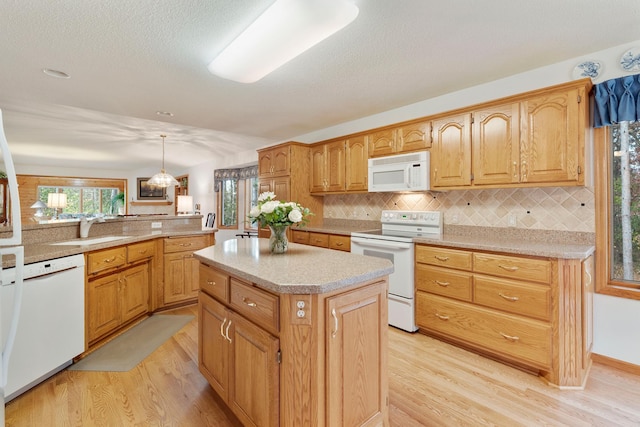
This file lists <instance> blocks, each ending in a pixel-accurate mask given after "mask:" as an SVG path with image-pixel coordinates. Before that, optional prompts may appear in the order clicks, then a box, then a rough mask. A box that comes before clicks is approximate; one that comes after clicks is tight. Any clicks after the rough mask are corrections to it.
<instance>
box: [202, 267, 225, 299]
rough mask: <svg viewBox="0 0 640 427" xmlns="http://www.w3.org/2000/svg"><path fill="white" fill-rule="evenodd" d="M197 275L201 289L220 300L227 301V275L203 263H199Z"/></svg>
mask: <svg viewBox="0 0 640 427" xmlns="http://www.w3.org/2000/svg"><path fill="white" fill-rule="evenodd" d="M199 276H200V289H201V290H203V291H205V292H206V293H208V294H209V295H211V296H214V297H216V298H218V299H219V300H221V301H224V302H227V301H228V300H227V296H228V294H229V276H227V275H226V274H224V273H222V272H220V271H218V270H214V269H213V268H211V267H208V266H206V265H203V264H200V269H199Z"/></svg>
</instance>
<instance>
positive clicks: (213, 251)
mask: <svg viewBox="0 0 640 427" xmlns="http://www.w3.org/2000/svg"><path fill="white" fill-rule="evenodd" d="M194 256H195V257H196V258H197V259H198V260H199V261H200V263H201V265H200V274H199V277H200V279H199V280H200V289H201V292H200V297H199V319H198V323H199V337H198V360H199V367H200V371H201V372H202V374H203V375H204V376H205V377H206V378H207V380H208V381H209V383H210V384H211V386H212V387H213V389H214V390H215V391H216V392H217V393H218V395H219V396H220V397H221V398H222V399H223V400H224V401H225V402H226V403H227V405H228V406H229V407H230V408H231V410H232V411H233V412H234V413H235V414H236V416H237V417H238V418H239V419H240V421H242V423H243V424H245V425H260V426H301V425H308V426H329V425H331V426H340V425H358V426H361V425H362V426H372V425H376V426H377V425H388V419H389V415H388V405H389V402H388V384H387V369H386V364H387V328H388V327H387V278H388V275H389V274H390V273H392V272H393V265H392V263H391V262H390V261H388V260H383V259H379V258H374V257H365V256H361V255H354V254H347V253H344V252H339V251H333V250H328V249H323V248H318V247H313V246H307V245H299V244H295V243H291V244H290V245H289V250H288V252H287V253H285V254H280V255H274V254H271V253H270V252H269V249H268V240H266V239H233V240H227V241H224V242H218V243H217V244H216V245H215V246H211V247H208V248H204V249H201V250H199V251H196V252H195V253H194Z"/></svg>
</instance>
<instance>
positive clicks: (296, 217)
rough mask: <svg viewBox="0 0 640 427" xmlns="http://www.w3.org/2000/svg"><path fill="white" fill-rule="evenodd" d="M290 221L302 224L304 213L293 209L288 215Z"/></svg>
mask: <svg viewBox="0 0 640 427" xmlns="http://www.w3.org/2000/svg"><path fill="white" fill-rule="evenodd" d="M288 218H289V221H291V222H300V221H302V212H300V210H299V209H293V210H292V211H291V212H289V215H288Z"/></svg>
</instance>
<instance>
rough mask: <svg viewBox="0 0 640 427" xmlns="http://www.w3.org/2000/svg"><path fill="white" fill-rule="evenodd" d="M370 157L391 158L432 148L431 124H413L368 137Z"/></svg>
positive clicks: (378, 131)
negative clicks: (395, 155)
mask: <svg viewBox="0 0 640 427" xmlns="http://www.w3.org/2000/svg"><path fill="white" fill-rule="evenodd" d="M368 140H369V157H380V156H389V155H393V154H401V153H405V152H409V151H418V150H424V149H427V148H429V147H430V146H431V122H430V121H421V122H411V123H404V124H402V125H399V126H395V127H391V128H386V129H382V130H377V131H374V132H372V133H370V134H369V135H368Z"/></svg>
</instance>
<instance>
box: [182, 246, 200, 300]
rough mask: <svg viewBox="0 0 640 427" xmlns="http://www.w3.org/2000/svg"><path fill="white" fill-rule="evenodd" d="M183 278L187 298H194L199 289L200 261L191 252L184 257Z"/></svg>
mask: <svg viewBox="0 0 640 427" xmlns="http://www.w3.org/2000/svg"><path fill="white" fill-rule="evenodd" d="M184 268H185V280H186V281H187V286H186V288H187V290H188V294H187V296H188V298H196V297H197V296H198V291H200V281H199V280H198V278H199V277H200V261H198V260H197V259H195V258H194V257H193V252H191V253H190V254H187V255H185V257H184Z"/></svg>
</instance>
